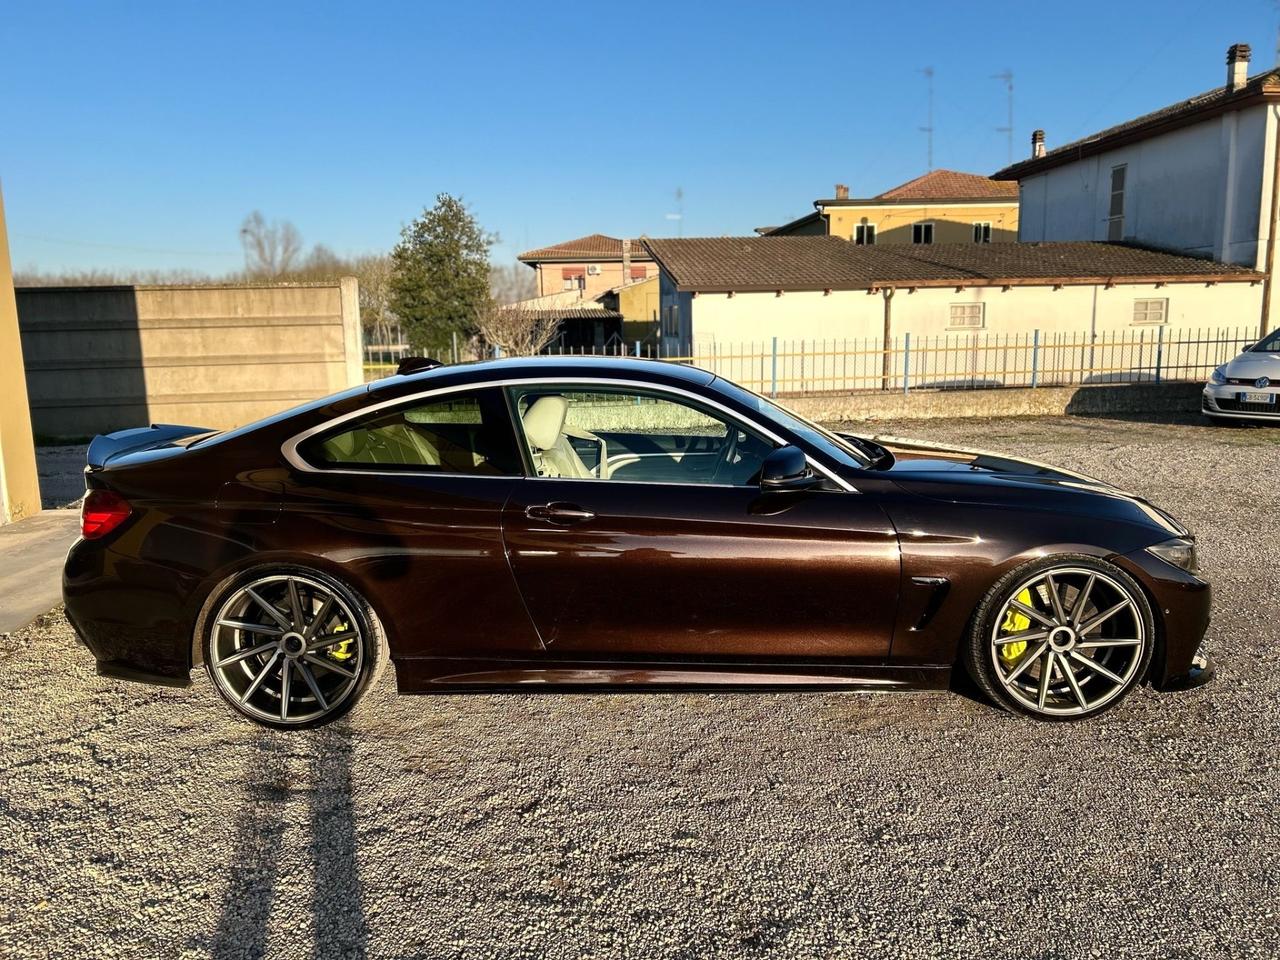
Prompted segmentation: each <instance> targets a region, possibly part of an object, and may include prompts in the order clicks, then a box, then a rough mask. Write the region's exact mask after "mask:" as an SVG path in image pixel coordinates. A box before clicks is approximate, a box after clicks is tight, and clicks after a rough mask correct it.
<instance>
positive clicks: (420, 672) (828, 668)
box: [395, 657, 951, 693]
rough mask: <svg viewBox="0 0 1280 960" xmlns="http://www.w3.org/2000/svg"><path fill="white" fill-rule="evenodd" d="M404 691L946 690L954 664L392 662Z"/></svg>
mask: <svg viewBox="0 0 1280 960" xmlns="http://www.w3.org/2000/svg"><path fill="white" fill-rule="evenodd" d="M395 666H396V684H397V687H398V689H399V691H400V692H401V693H460V692H468V691H472V692H481V691H484V690H512V689H518V690H522V691H532V692H536V691H547V692H551V691H555V692H563V691H566V690H584V691H596V692H601V691H604V690H626V691H629V692H633V693H639V692H643V691H644V690H661V689H675V688H678V689H686V690H687V689H698V688H703V689H706V688H714V689H724V688H725V687H743V688H759V687H773V688H796V687H803V688H806V689H810V690H946V689H947V688H948V686H949V685H950V682H951V667H950V666H949V665H943V666H884V665H881V664H870V665H862V664H832V663H741V662H732V663H726V662H696V661H694V662H689V661H678V662H656V663H645V662H639V661H627V662H619V661H612V662H610V661H547V660H453V659H445V658H435V657H432V658H414V659H407V660H397V661H396V662H395Z"/></svg>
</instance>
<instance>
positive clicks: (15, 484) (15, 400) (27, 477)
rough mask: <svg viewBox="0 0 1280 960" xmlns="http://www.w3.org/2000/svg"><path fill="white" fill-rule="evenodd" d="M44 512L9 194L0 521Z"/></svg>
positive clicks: (2, 304)
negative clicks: (16, 288) (16, 298)
mask: <svg viewBox="0 0 1280 960" xmlns="http://www.w3.org/2000/svg"><path fill="white" fill-rule="evenodd" d="M39 512H40V484H39V481H38V480H37V475H36V452H35V445H34V442H33V438H32V435H31V415H30V412H29V410H28V407H27V382H26V377H25V376H24V373H23V363H22V344H21V340H20V338H19V335H18V310H17V305H16V303H15V301H14V294H13V273H12V271H11V267H10V263H9V237H8V234H7V233H6V231H5V226H4V198H3V197H0V523H8V522H10V521H12V520H21V519H23V518H24V517H29V516H32V515H33V514H37V513H39Z"/></svg>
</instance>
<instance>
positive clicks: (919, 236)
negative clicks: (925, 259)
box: [911, 222, 933, 243]
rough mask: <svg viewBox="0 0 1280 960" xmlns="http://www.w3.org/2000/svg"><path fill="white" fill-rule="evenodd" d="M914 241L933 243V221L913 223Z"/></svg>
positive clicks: (912, 236) (912, 238)
mask: <svg viewBox="0 0 1280 960" xmlns="http://www.w3.org/2000/svg"><path fill="white" fill-rule="evenodd" d="M911 242H912V243H933V223H932V222H926V223H913V224H912V225H911Z"/></svg>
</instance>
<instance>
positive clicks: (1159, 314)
mask: <svg viewBox="0 0 1280 960" xmlns="http://www.w3.org/2000/svg"><path fill="white" fill-rule="evenodd" d="M1168 316H1169V301H1168V300H1135V301H1133V322H1134V323H1164V322H1165V321H1166V320H1167V319H1168Z"/></svg>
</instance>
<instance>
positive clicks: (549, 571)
mask: <svg viewBox="0 0 1280 960" xmlns="http://www.w3.org/2000/svg"><path fill="white" fill-rule="evenodd" d="M513 377H518V378H523V379H531V378H535V377H544V378H546V379H547V380H548V381H555V382H560V381H564V380H583V379H585V380H590V379H592V378H594V377H610V378H621V379H627V380H634V381H637V382H643V383H646V384H651V385H655V386H658V387H666V388H671V389H677V390H680V391H685V392H689V393H694V394H697V395H699V396H705V397H707V398H708V399H711V400H714V401H715V402H717V403H720V404H722V405H723V406H725V407H726V408H728V409H730V410H732V411H734V413H735V414H736V415H739V416H741V417H743V418H744V419H747V420H750V419H751V418H758V416H759V415H758V413H757V412H756V411H753V410H750V409H748V408H746V407H744V406H742V405H741V404H739V403H738V402H737V401H736V400H735V398H734V396H733V395H732V394H728V393H722V392H719V391H718V389H717V387H716V385H715V384H713V383H712V382H711V381H712V378H711V377H710V375H709V374H705V373H704V372H702V371H697V370H692V369H690V368H682V367H672V366H671V365H665V364H656V363H651V362H639V361H638V362H609V363H599V362H597V363H574V362H560V363H558V362H548V361H541V362H537V361H534V362H529V361H511V362H506V363H497V364H479V365H474V366H470V367H458V368H448V369H446V370H443V371H432V372H431V373H429V374H423V375H417V376H413V377H404V378H393V379H392V380H390V381H386V382H382V383H380V384H375V385H373V387H372V388H371V389H370V390H369V391H368V392H364V391H353V392H351V393H349V394H347V395H344V396H342V397H339V398H335V399H333V400H331V401H330V402H326V403H322V404H318V405H315V406H313V407H312V408H310V409H306V410H301V411H294V412H291V413H289V414H287V415H282V416H281V417H280V418H277V419H275V420H274V421H271V422H267V423H264V424H261V425H257V426H256V427H254V428H253V429H246V430H244V431H238V432H236V433H233V434H231V435H227V436H224V437H219V438H214V439H212V440H206V441H203V442H199V443H196V444H195V445H194V446H192V447H191V448H190V449H187V450H182V449H180V448H166V449H163V450H160V451H155V452H152V453H146V454H139V455H136V456H129V457H124V458H122V459H121V460H120V461H118V462H114V461H113V462H109V463H108V464H107V466H106V467H105V468H102V469H98V470H93V471H90V472H89V473H88V475H87V478H88V479H87V482H88V484H89V485H90V486H91V487H105V488H110V489H113V490H115V491H116V492H118V493H120V494H121V495H123V496H124V497H126V499H128V500H129V502H130V503H131V504H133V506H134V508H135V515H134V516H133V517H131V518H130V520H129V521H127V522H126V523H125V524H124V525H123V526H122V527H121V528H120V529H119V530H118V531H115V532H114V533H113V534H112V535H110V536H108V537H107V538H105V539H104V540H100V541H88V542H85V541H82V542H80V543H78V544H77V545H76V546H75V547H74V548H73V549H72V551H71V553H70V555H69V556H68V560H67V565H66V571H65V576H64V593H65V596H66V601H67V612H68V616H69V618H70V619H71V621H72V622H73V624H74V625H75V626H76V629H77V631H78V632H79V634H80V635H81V637H82V638H83V639H84V640H85V642H86V643H87V644H88V645H89V647H90V649H91V650H92V652H93V654H94V656H95V657H96V658H97V659H98V660H99V663H100V668H101V669H102V670H103V671H104V672H107V673H115V674H118V675H124V674H128V675H131V676H133V677H135V678H136V677H137V676H138V675H141V676H143V677H150V678H153V679H159V680H167V681H177V682H181V681H182V680H183V679H185V678H186V677H187V675H188V673H189V671H190V669H191V667H192V666H193V664H195V663H196V662H198V660H199V638H197V637H195V636H194V626H195V623H196V621H197V618H198V616H199V614H200V611H201V610H202V609H203V608H204V606H205V605H206V603H208V602H209V601H210V598H211V596H212V594H213V592H214V591H215V589H216V588H217V587H218V585H219V584H222V583H223V582H225V581H226V580H227V579H228V578H229V577H232V576H234V575H236V574H237V573H239V572H241V571H245V570H248V569H250V568H253V567H256V566H258V565H262V564H281V563H293V564H302V565H305V566H309V567H313V568H316V569H319V570H322V571H324V572H327V573H330V574H332V575H334V576H337V577H339V578H341V579H343V580H344V581H345V582H346V583H348V584H350V585H351V586H352V587H353V588H354V589H355V590H357V591H359V592H360V593H361V594H362V595H363V596H364V597H365V598H367V599H368V600H369V602H370V604H371V605H372V607H373V609H374V610H375V611H376V613H377V615H378V617H379V619H380V620H381V622H382V624H383V626H384V628H385V630H386V632H387V635H388V640H389V643H390V648H391V654H392V658H393V660H394V662H395V664H396V669H397V675H398V681H399V686H400V688H401V689H402V690H404V691H406V692H411V691H416V690H421V691H429V690H436V689H449V688H454V687H457V688H472V689H474V688H494V687H504V686H512V685H515V686H520V688H521V689H526V688H536V687H540V686H548V685H567V686H582V685H591V686H594V685H619V686H624V687H627V688H629V689H631V688H634V687H636V686H650V685H653V686H657V685H669V684H676V685H683V684H693V685H700V686H701V685H708V684H716V683H723V682H727V683H758V684H769V685H772V684H805V685H815V684H816V685H827V684H833V685H837V686H850V687H863V688H866V687H873V688H874V687H878V686H885V687H894V686H903V687H931V686H937V685H938V683H939V678H940V677H945V676H946V674H947V672H948V671H949V670H950V668H951V666H952V665H953V664H954V663H955V662H956V656H957V648H958V644H959V642H960V640H961V638H962V637H963V636H964V633H965V631H966V629H967V627H968V623H969V618H970V616H971V614H972V611H973V609H974V608H975V606H976V605H977V604H978V602H979V601H980V600H981V598H982V596H983V595H984V594H985V593H986V591H987V590H988V589H989V588H990V586H991V584H992V583H993V582H994V581H995V580H996V579H997V578H998V577H999V576H1000V575H1001V574H1002V573H1004V572H1005V571H1007V570H1009V569H1012V568H1013V567H1015V566H1017V565H1018V564H1020V563H1022V562H1025V561H1028V560H1032V559H1036V558H1038V557H1042V556H1045V555H1048V554H1052V553H1085V554H1089V555H1092V556H1097V557H1101V558H1108V559H1111V560H1112V561H1113V562H1116V563H1118V564H1120V565H1121V566H1122V567H1124V568H1125V569H1126V570H1127V571H1128V572H1130V573H1131V574H1132V575H1133V576H1134V577H1135V578H1136V579H1137V580H1138V581H1139V583H1140V584H1141V585H1142V586H1143V588H1144V589H1145V590H1146V591H1147V592H1148V594H1149V595H1150V596H1151V598H1152V599H1153V601H1154V602H1153V607H1156V608H1157V620H1158V621H1159V623H1158V632H1159V635H1160V640H1161V643H1162V645H1163V649H1158V650H1157V654H1156V661H1155V663H1154V665H1153V668H1152V679H1153V680H1155V681H1156V682H1158V683H1167V682H1171V681H1173V680H1176V678H1177V677H1178V676H1179V675H1181V674H1185V673H1186V672H1187V671H1188V670H1189V669H1190V660H1191V656H1192V655H1193V654H1194V653H1195V650H1196V647H1197V646H1198V643H1199V640H1200V637H1201V636H1202V634H1203V632H1204V626H1205V624H1206V623H1207V617H1208V607H1209V594H1208V587H1207V585H1206V584H1204V583H1203V581H1200V580H1199V579H1198V578H1195V577H1193V576H1191V575H1189V574H1183V573H1182V572H1181V571H1177V570H1174V569H1173V568H1171V567H1169V566H1168V565H1167V564H1163V563H1162V562H1160V561H1157V560H1155V559H1154V558H1152V557H1151V556H1149V555H1147V554H1146V553H1145V552H1144V550H1143V548H1145V547H1146V546H1149V545H1150V544H1152V543H1155V542H1157V541H1158V540H1160V539H1162V536H1161V534H1160V533H1159V531H1155V530H1153V529H1152V528H1151V527H1150V526H1149V525H1144V524H1143V523H1141V522H1139V521H1137V520H1135V519H1134V516H1135V514H1134V510H1133V509H1132V504H1131V503H1130V504H1128V505H1127V506H1126V505H1125V504H1126V503H1127V501H1126V502H1123V503H1122V501H1121V499H1120V498H1112V499H1111V500H1107V499H1106V498H1102V497H1101V496H1100V495H1099V496H1097V497H1093V495H1090V497H1093V499H1087V498H1086V497H1085V495H1083V494H1081V493H1079V492H1078V491H1076V492H1072V491H1068V490H1065V489H1063V488H1062V487H1051V486H1049V485H1047V484H1046V485H1044V486H1042V487H1038V486H1037V485H1036V484H1033V483H1017V482H1006V481H1005V480H1002V479H1000V478H999V477H997V476H995V475H994V474H993V476H992V478H991V479H990V480H986V479H983V478H980V477H977V476H976V475H975V473H974V470H976V467H975V468H974V469H970V470H968V471H967V472H966V471H965V470H964V469H960V470H959V471H958V472H957V473H956V474H955V475H948V474H946V473H943V472H937V471H934V472H929V463H930V462H932V461H929V460H928V457H929V456H932V457H933V458H934V460H937V461H938V462H939V463H941V462H942V461H944V460H947V459H950V460H953V461H955V463H952V464H951V466H956V467H962V465H963V463H964V462H965V461H964V457H963V456H962V455H953V454H950V453H945V454H944V453H936V452H935V453H932V454H929V455H925V454H921V453H918V452H913V451H909V450H902V451H899V453H900V455H901V456H902V458H903V465H904V466H905V465H906V461H907V460H908V459H910V458H916V459H917V460H919V461H920V463H919V464H917V465H916V466H919V467H920V468H921V469H920V470H919V471H918V472H917V473H914V474H912V473H904V474H902V475H898V474H897V472H896V471H890V472H881V471H877V470H874V469H851V468H849V467H848V466H846V465H842V464H840V463H837V462H834V461H833V460H831V459H830V458H829V457H828V456H824V453H823V451H822V450H821V449H820V448H817V447H815V446H814V445H813V444H811V443H808V442H806V441H805V439H804V438H803V437H800V436H797V435H794V434H790V433H788V432H787V431H786V429H785V428H782V427H778V426H776V425H775V429H776V432H777V433H778V434H779V435H780V436H781V437H782V439H783V440H785V441H787V442H790V443H793V444H795V445H796V446H799V447H801V448H802V449H804V450H805V452H806V453H807V454H809V456H810V459H811V461H813V462H814V463H815V464H816V465H817V466H819V467H820V468H824V469H825V470H826V471H827V473H828V474H829V475H830V476H833V477H838V478H839V481H838V482H832V481H829V482H828V483H826V484H825V486H824V487H823V488H821V489H814V490H812V491H807V492H799V493H794V492H792V493H765V492H762V491H761V490H759V489H758V488H754V489H753V488H747V487H718V486H713V485H687V486H683V485H679V484H629V483H621V482H614V481H589V480H549V479H541V478H534V477H491V476H484V477H480V476H446V475H439V474H437V475H425V474H399V475H388V474H384V473H378V472H357V471H350V472H339V471H334V472H317V471H311V470H303V469H299V467H298V466H297V464H296V463H294V462H292V461H291V460H290V459H289V458H288V457H286V456H285V455H284V454H283V453H282V450H284V449H285V448H286V447H287V446H288V444H289V442H290V441H291V440H292V439H293V438H295V437H298V436H299V435H300V434H305V433H306V432H308V431H311V430H313V429H316V428H319V427H320V426H322V425H323V424H326V423H328V422H330V421H332V420H333V419H335V418H338V417H342V416H345V415H347V414H351V413H354V412H356V411H360V410H363V409H366V408H367V407H368V406H370V405H372V404H378V403H387V402H391V401H395V400H397V399H402V398H408V397H413V396H416V395H420V394H422V393H423V392H425V391H428V390H438V389H443V388H449V387H452V386H460V385H466V384H484V383H490V382H501V381H504V380H506V379H510V378H513ZM514 436H515V432H514V427H512V437H513V442H514ZM841 483H843V484H845V485H847V486H849V487H851V488H852V489H849V490H846V489H841V487H840V484H841ZM975 484H976V486H975ZM984 484H985V485H984ZM553 502H558V503H568V504H571V505H576V506H580V507H582V508H584V510H585V511H586V512H589V513H591V514H594V516H593V517H592V518H590V519H589V520H586V521H584V522H582V523H578V524H575V525H570V526H564V525H559V524H555V523H550V522H548V521H546V520H538V519H531V518H530V517H529V516H528V515H527V513H526V509H527V508H528V507H531V506H538V505H541V504H547V503H553ZM1077 509H1087V512H1088V516H1087V517H1086V516H1083V515H1082V514H1081V513H1079V512H1074V511H1076V510H1077ZM1165 536H1167V534H1165Z"/></svg>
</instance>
